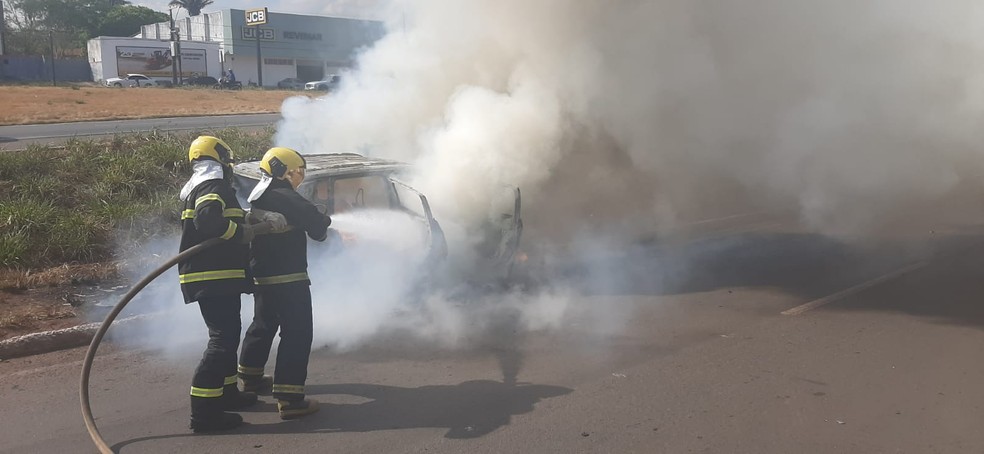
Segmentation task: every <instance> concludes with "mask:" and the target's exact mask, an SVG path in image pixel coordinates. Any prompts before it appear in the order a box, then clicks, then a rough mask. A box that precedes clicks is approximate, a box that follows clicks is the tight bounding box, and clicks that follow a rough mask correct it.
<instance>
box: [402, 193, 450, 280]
mask: <svg viewBox="0 0 984 454" xmlns="http://www.w3.org/2000/svg"><path fill="white" fill-rule="evenodd" d="M389 183H390V185H391V186H392V188H393V196H394V198H395V200H394V202H395V203H396V205H397V206H398V207H399V208H400V209H401V210H402V211H404V212H406V213H408V214H409V215H411V216H413V217H415V218H417V219H419V220H420V221H421V222H422V223H423V225H425V226H427V229H428V235H429V237H430V245H429V246H428V251H429V253H428V260H429V261H431V262H436V261H441V260H444V259H445V258H447V256H448V243H447V239H446V238H445V237H444V230H442V229H441V225H440V224H439V223H438V222H437V220H436V219H434V214H433V212H432V211H431V206H430V202H428V201H427V197H426V196H425V195H424V194H422V193H421V192H420V191H418V190H417V189H415V188H414V187H412V186H410V185H409V184H406V183H404V182H403V181H401V180H399V179H397V178H395V177H389Z"/></svg>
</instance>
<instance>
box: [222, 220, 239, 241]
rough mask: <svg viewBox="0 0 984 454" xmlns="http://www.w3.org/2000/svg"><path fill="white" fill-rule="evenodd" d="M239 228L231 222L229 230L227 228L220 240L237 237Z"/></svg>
mask: <svg viewBox="0 0 984 454" xmlns="http://www.w3.org/2000/svg"><path fill="white" fill-rule="evenodd" d="M237 228H238V227H237V226H236V223H235V222H232V221H229V228H227V229H226V231H225V233H223V234H222V236H220V237H219V238H222V239H223V240H228V239H229V238H232V237H234V236H236V229H237Z"/></svg>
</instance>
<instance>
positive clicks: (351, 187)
mask: <svg viewBox="0 0 984 454" xmlns="http://www.w3.org/2000/svg"><path fill="white" fill-rule="evenodd" d="M304 158H305V160H306V161H307V169H306V177H305V179H304V182H303V183H302V184H301V186H300V187H298V188H297V192H298V193H300V194H301V195H302V196H303V197H304V198H306V199H308V200H310V201H311V202H312V203H314V204H316V205H323V206H325V207H326V208H327V211H328V213H329V214H331V215H336V214H339V213H345V212H351V211H357V210H392V211H396V212H400V213H404V214H406V215H408V216H410V217H411V218H413V219H414V220H416V222H417V223H418V224H419V225H420V226H421V228H422V229H423V230H424V231H425V232H426V237H427V245H426V250H427V257H426V260H427V261H428V263H431V264H433V263H435V262H441V261H443V260H444V259H445V258H446V257H447V253H448V250H447V247H448V245H447V240H446V239H445V237H444V231H443V230H442V229H441V225H440V223H439V222H438V221H437V220H436V219H435V218H434V215H433V212H432V210H431V206H430V203H429V202H428V200H427V197H426V196H425V195H424V194H422V193H420V191H418V190H416V189H415V188H413V187H411V186H410V185H408V184H407V183H405V182H403V180H401V177H406V176H407V175H409V174H410V172H411V171H412V166H410V165H409V164H407V163H403V162H399V161H391V160H386V159H379V158H371V157H366V156H362V155H359V154H355V153H333V154H307V155H304ZM259 164H260V163H259V161H249V162H244V163H240V164H237V165H236V166H235V168H234V174H235V179H234V183H235V186H236V189H237V194H238V196H239V199H240V200H239V202H240V203H241V204H242V206H243V207H249V203H248V201H247V200H246V198H247V197H248V195H249V194H250V192H252V190H253V188H254V187H255V186H256V184H257V183H258V182H259V180H260V178H261V176H262V173H261V171H260V165H259ZM502 200H504V202H503V203H501V204H500V205H499V206H500V207H501V209H500V210H498V211H502V213H498V214H497V215H496V216H495V218H494V219H490V220H489V221H488V222H487V223H486V224H485V225H482V226H476V227H475V231H476V232H479V234H481V235H482V240H483V241H482V242H481V244H480V245H479V250H478V254H479V256H480V258H481V260H482V261H483V263H480V264H477V265H478V266H476V269H478V270H480V272H481V274H482V278H483V279H494V280H498V279H508V277H509V273H510V271H511V268H512V263H513V260H514V258H515V256H516V253H517V250H518V248H519V240H520V237H521V234H522V220H521V219H520V209H521V205H520V192H519V190H518V189H516V188H504V190H503V199H502ZM338 233H339V234H340V239H341V240H342V242H343V243H344V242H345V241H346V240H347V239H350V238H357V237H358V235H359V232H345V231H340V232H338ZM356 241H357V240H356Z"/></svg>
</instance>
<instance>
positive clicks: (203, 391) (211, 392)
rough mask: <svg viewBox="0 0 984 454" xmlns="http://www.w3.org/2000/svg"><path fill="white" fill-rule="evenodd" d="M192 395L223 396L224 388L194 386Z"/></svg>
mask: <svg viewBox="0 0 984 454" xmlns="http://www.w3.org/2000/svg"><path fill="white" fill-rule="evenodd" d="M191 395H192V396H194V397H222V388H196V387H194V386H192V387H191Z"/></svg>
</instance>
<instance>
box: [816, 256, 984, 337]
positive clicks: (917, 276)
mask: <svg viewBox="0 0 984 454" xmlns="http://www.w3.org/2000/svg"><path fill="white" fill-rule="evenodd" d="M825 309H826V310H837V311H846V312H864V311H869V312H870V311H883V312H897V313H903V314H908V315H914V316H918V317H924V318H928V319H930V320H933V321H935V322H938V323H946V324H952V325H958V326H968V327H975V328H984V239H977V241H976V243H975V244H967V245H966V247H964V248H963V249H961V250H960V251H959V252H954V253H952V254H949V255H945V256H942V257H940V258H939V259H938V260H935V261H933V262H931V263H930V265H929V266H927V267H926V268H924V269H922V270H920V271H918V272H914V273H912V274H911V275H908V276H906V277H905V278H903V279H898V280H897V281H895V282H892V283H890V284H886V285H882V286H878V287H875V288H872V289H871V290H869V291H867V292H864V293H861V294H858V295H855V296H853V297H851V298H847V299H845V300H843V301H840V302H838V304H833V305H830V306H829V307H828V308H825Z"/></svg>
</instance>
